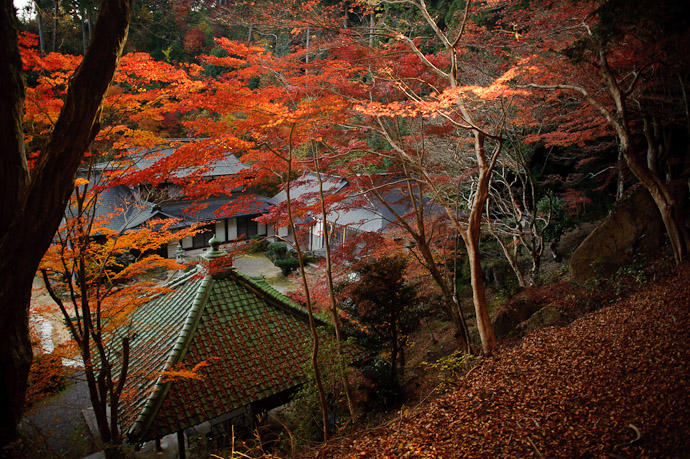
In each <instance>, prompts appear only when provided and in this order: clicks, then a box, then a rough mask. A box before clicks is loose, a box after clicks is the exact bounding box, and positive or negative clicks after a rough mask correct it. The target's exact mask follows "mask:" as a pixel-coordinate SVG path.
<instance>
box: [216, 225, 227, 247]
mask: <svg viewBox="0 0 690 459" xmlns="http://www.w3.org/2000/svg"><path fill="white" fill-rule="evenodd" d="M216 237H217V238H218V239H220V240H221V241H223V242H225V241H226V239H225V220H220V221H217V222H216Z"/></svg>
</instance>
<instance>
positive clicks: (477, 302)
mask: <svg viewBox="0 0 690 459" xmlns="http://www.w3.org/2000/svg"><path fill="white" fill-rule="evenodd" d="M490 178H491V170H490V169H487V168H486V167H480V168H479V179H478V181H477V192H476V194H475V196H474V200H473V202H472V209H471V211H470V216H469V219H468V222H467V229H466V230H465V232H464V233H462V239H463V241H464V242H465V248H466V249H467V256H468V258H469V262H470V278H471V282H472V299H473V300H474V311H475V314H476V319H477V330H478V331H479V338H480V339H481V343H482V352H484V353H485V354H490V353H491V351H493V350H494V348H495V347H496V345H497V341H496V335H495V334H494V329H493V327H492V326H491V320H490V319H489V311H488V308H487V304H486V287H485V286H484V277H483V273H482V264H481V259H480V256H479V233H480V230H481V226H480V224H481V216H482V212H483V210H484V203H485V202H486V199H487V197H488V196H489V180H490Z"/></svg>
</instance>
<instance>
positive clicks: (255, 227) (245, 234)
mask: <svg viewBox="0 0 690 459" xmlns="http://www.w3.org/2000/svg"><path fill="white" fill-rule="evenodd" d="M257 216H258V215H244V216H242V217H237V239H249V238H251V237H253V236H256V235H257V234H259V224H258V223H257V222H255V221H253V220H252V219H254V218H256V217H257Z"/></svg>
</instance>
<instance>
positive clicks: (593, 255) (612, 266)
mask: <svg viewBox="0 0 690 459" xmlns="http://www.w3.org/2000/svg"><path fill="white" fill-rule="evenodd" d="M664 236H665V229H664V224H663V222H662V221H661V216H660V215H659V210H658V209H657V207H656V204H655V203H654V201H653V200H652V197H651V196H650V195H649V192H647V190H645V189H644V188H638V189H637V190H635V191H634V192H632V193H631V194H630V195H629V196H627V197H625V198H623V199H622V200H621V201H619V202H618V204H617V205H616V207H615V208H614V209H613V210H612V211H611V213H610V214H609V216H608V217H607V218H606V219H605V220H604V221H603V222H602V224H601V225H599V227H597V228H596V229H595V230H594V231H592V233H591V234H590V235H589V236H587V238H586V239H585V240H584V241H583V242H582V244H580V246H579V247H578V248H577V249H576V250H575V253H573V256H572V257H571V258H570V270H571V273H572V275H573V280H574V281H575V282H578V283H582V282H584V281H586V280H589V279H592V278H595V277H610V276H611V275H613V274H615V273H616V271H617V270H618V268H620V267H621V266H625V265H628V264H630V263H632V262H633V261H634V260H635V259H636V258H637V257H640V256H642V257H644V256H649V255H654V254H656V253H658V251H659V248H660V247H661V246H662V245H663V242H664Z"/></svg>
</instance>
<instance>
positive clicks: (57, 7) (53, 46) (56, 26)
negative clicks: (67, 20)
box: [50, 0, 60, 52]
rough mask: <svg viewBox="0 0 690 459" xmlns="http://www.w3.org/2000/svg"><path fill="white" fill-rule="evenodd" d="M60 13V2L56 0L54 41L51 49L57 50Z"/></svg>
mask: <svg viewBox="0 0 690 459" xmlns="http://www.w3.org/2000/svg"><path fill="white" fill-rule="evenodd" d="M59 15H60V2H59V0H55V9H54V10H53V41H52V46H51V49H50V50H51V51H52V52H55V51H57V28H58V16H59Z"/></svg>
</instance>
